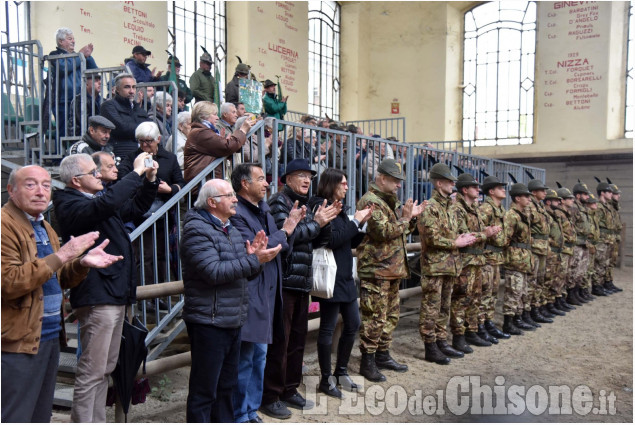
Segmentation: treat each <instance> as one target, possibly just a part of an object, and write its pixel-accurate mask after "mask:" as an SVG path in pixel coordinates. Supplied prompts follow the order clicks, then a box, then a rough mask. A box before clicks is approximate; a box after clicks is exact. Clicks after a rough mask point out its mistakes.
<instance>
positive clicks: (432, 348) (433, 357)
mask: <svg viewBox="0 0 635 425" xmlns="http://www.w3.org/2000/svg"><path fill="white" fill-rule="evenodd" d="M423 345H424V346H425V350H426V354H425V357H424V360H426V361H428V362H433V363H436V364H440V365H446V364H449V363H450V358H449V357H447V356H446V355H445V354H443V352H441V350H439V347H438V346H437V344H436V343H434V342H424V344H423ZM461 355H463V353H461Z"/></svg>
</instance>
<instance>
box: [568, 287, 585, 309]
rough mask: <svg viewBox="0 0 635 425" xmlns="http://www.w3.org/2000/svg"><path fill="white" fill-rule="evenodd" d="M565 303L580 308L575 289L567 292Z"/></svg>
mask: <svg viewBox="0 0 635 425" xmlns="http://www.w3.org/2000/svg"><path fill="white" fill-rule="evenodd" d="M567 303H568V304H569V305H571V306H574V305H577V306H582V302H581V301H580V300H579V299H578V296H577V295H576V291H575V288H571V289H569V290H568V291H567Z"/></svg>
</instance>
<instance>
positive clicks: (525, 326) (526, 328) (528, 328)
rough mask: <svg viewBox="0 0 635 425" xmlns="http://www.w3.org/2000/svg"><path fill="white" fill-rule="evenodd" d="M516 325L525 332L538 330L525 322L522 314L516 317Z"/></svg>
mask: <svg viewBox="0 0 635 425" xmlns="http://www.w3.org/2000/svg"><path fill="white" fill-rule="evenodd" d="M514 325H515V326H516V327H517V328H518V329H522V330H523V331H535V330H536V328H534V327H533V326H531V325H530V324H529V323H527V322H525V321H523V319H522V318H521V317H520V314H517V315H515V316H514Z"/></svg>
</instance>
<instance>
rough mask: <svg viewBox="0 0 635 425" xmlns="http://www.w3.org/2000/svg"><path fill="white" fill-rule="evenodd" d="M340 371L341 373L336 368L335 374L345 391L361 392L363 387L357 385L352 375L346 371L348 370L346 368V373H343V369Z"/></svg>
mask: <svg viewBox="0 0 635 425" xmlns="http://www.w3.org/2000/svg"><path fill="white" fill-rule="evenodd" d="M339 373H340V375H338V371H337V369H336V370H335V375H333V376H335V379H336V380H337V384H338V385H340V386H341V387H342V389H343V390H344V391H348V392H349V393H356V392H359V390H360V389H361V387H360V386H359V385H357V384H356V383H355V382H353V380H352V379H351V377H350V376H348V373H346V370H344V373H342V372H341V371H340V372H339Z"/></svg>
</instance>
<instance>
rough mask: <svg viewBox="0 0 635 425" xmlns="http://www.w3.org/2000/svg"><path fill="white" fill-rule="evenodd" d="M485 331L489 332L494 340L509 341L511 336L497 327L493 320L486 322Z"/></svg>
mask: <svg viewBox="0 0 635 425" xmlns="http://www.w3.org/2000/svg"><path fill="white" fill-rule="evenodd" d="M485 329H486V330H487V333H488V334H490V335H491V336H493V337H494V338H498V339H509V334H508V333H505V332H504V331H501V330H500V329H498V328H497V327H496V325H495V324H494V322H492V321H491V320H486V321H485Z"/></svg>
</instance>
